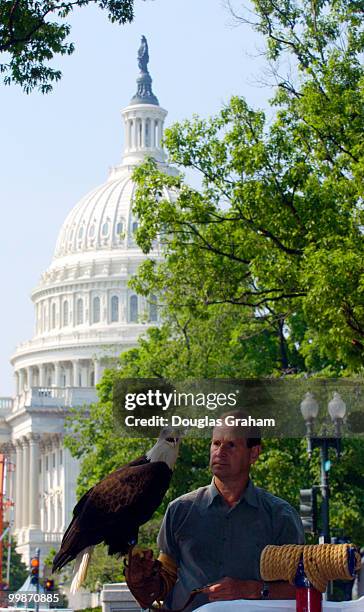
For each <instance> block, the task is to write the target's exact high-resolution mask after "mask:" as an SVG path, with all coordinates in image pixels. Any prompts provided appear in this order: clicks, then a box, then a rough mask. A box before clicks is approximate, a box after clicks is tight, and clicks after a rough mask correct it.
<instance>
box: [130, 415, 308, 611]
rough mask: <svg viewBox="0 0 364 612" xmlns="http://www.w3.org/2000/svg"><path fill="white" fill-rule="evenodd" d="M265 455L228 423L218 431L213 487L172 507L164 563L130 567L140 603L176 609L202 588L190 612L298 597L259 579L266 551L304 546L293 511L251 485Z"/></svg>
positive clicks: (162, 539) (161, 541)
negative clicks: (212, 604)
mask: <svg viewBox="0 0 364 612" xmlns="http://www.w3.org/2000/svg"><path fill="white" fill-rule="evenodd" d="M231 415H233V416H235V417H237V418H242V417H243V418H244V417H245V416H246V415H243V414H242V413H238V412H236V413H232V414H231ZM231 415H229V416H231ZM226 416H228V415H225V417H226ZM225 417H224V418H225ZM260 451H261V439H260V438H258V437H255V438H252V437H246V434H244V430H243V429H242V428H241V427H232V426H228V425H226V424H225V421H224V424H223V426H221V427H216V428H215V429H214V431H213V435H212V441H211V447H210V468H211V471H212V473H213V480H212V483H211V484H210V485H209V486H206V487H201V488H200V489H197V490H196V491H192V492H191V493H187V494H186V495H182V496H181V497H179V498H178V499H176V500H174V501H173V502H172V503H171V504H170V505H169V507H168V509H167V512H166V515H165V517H164V520H163V524H162V527H161V530H160V533H159V536H158V546H159V548H160V550H161V554H160V557H159V563H158V562H155V561H154V560H153V559H152V555H151V553H150V551H146V552H145V554H144V556H143V557H142V558H140V559H138V560H136V561H135V564H134V562H133V565H134V567H133V570H135V571H133V572H131V571H129V572H127V580H128V584H129V586H130V588H131V590H132V592H133V593H134V594H135V596H136V597H137V599H139V597H138V596H139V595H142V597H144V598H145V599H142V601H143V602H144V603H147V604H148V603H151V602H149V599H148V596H149V598H151V600H153V599H165V606H167V607H168V608H170V609H179V608H182V607H183V606H184V605H185V603H186V602H187V600H188V598H189V595H190V593H191V591H192V590H193V589H196V588H201V587H205V588H204V589H203V592H202V593H201V594H199V595H197V596H196V597H195V598H194V599H193V601H192V602H190V604H189V605H188V607H187V608H186V612H187V611H190V610H193V609H195V608H197V607H199V606H200V605H203V604H204V603H207V602H208V601H218V600H232V599H260V598H271V599H290V598H294V596H295V591H294V588H293V587H292V586H291V585H289V584H288V583H283V582H282V583H281V582H279V583H271V584H270V585H269V587H268V585H265V584H264V583H263V582H262V580H261V578H260V572H259V561H260V555H261V552H262V550H263V549H264V547H265V546H267V545H268V544H278V545H279V544H302V543H303V542H304V534H303V528H302V523H301V521H300V519H299V516H298V514H297V513H296V511H295V510H294V509H293V508H292V507H291V506H290V505H289V504H288V503H287V502H285V501H284V500H282V499H280V498H278V497H275V496H273V495H271V494H270V493H267V492H266V491H264V490H263V489H260V488H258V487H255V486H254V485H253V483H252V481H251V480H250V478H249V473H250V468H251V466H252V465H253V464H254V463H255V462H256V461H257V459H258V457H259V454H260ZM160 564H161V565H160ZM206 585H208V586H206Z"/></svg>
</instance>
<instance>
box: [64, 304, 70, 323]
mask: <svg viewBox="0 0 364 612" xmlns="http://www.w3.org/2000/svg"><path fill="white" fill-rule="evenodd" d="M68 310H69V309H68V302H67V300H66V301H65V302H63V325H68Z"/></svg>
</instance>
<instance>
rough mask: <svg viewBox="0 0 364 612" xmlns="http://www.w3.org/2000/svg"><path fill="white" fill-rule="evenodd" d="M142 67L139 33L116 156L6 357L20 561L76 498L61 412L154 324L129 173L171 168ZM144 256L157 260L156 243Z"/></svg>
mask: <svg viewBox="0 0 364 612" xmlns="http://www.w3.org/2000/svg"><path fill="white" fill-rule="evenodd" d="M147 63H148V45H147V41H146V39H145V38H144V37H143V39H142V44H141V47H140V49H139V53H138V64H139V68H140V75H139V77H138V79H137V93H136V94H135V96H134V97H133V98H132V100H131V102H130V104H129V106H127V107H126V108H124V109H123V110H122V117H123V120H124V125H125V141H124V155H123V158H122V161H121V163H120V164H119V165H118V166H116V167H114V168H113V169H112V170H111V171H110V174H109V177H108V179H107V181H106V182H105V183H104V184H103V185H101V186H99V187H96V189H93V190H92V191H91V192H90V193H89V194H88V195H86V196H85V197H84V198H82V199H81V201H80V202H79V203H78V204H76V206H75V207H74V208H73V209H72V210H71V212H70V213H69V214H68V215H67V217H66V220H65V222H64V224H63V226H62V228H61V230H60V233H59V236H58V240H57V244H56V248H55V252H54V257H53V260H52V262H51V264H50V266H49V267H48V269H47V270H46V271H45V272H44V273H43V274H42V275H41V278H40V281H39V283H38V285H37V287H35V289H34V290H33V293H32V300H33V303H34V309H35V332H34V336H33V338H32V339H31V340H29V341H28V342H25V343H24V344H22V345H20V346H18V347H17V350H16V352H15V354H14V355H13V357H12V363H13V366H14V373H15V379H16V393H15V396H14V398H11V399H9V398H8V399H7V401H6V403H5V404H3V406H2V412H1V411H0V446H1V448H0V450H1V452H2V453H5V454H6V457H7V458H6V461H7V462H8V463H9V465H12V466H14V465H15V466H16V469H15V471H14V470H12V472H11V473H10V476H9V478H10V482H11V484H10V485H9V490H10V491H14V494H15V495H14V497H15V502H14V503H15V513H14V514H15V516H14V536H15V539H16V542H17V551H18V552H19V553H20V554H21V555H22V558H23V560H24V561H25V562H26V563H27V564H29V560H30V558H31V556H32V555H34V550H35V549H36V548H39V550H40V555H41V559H44V558H45V557H46V556H47V555H48V554H49V551H50V549H51V548H53V547H55V546H56V547H57V546H59V544H60V542H61V540H62V537H63V534H64V532H65V529H66V526H67V525H68V523H69V521H70V518H71V516H72V509H73V507H74V505H75V503H76V482H77V475H78V470H79V461H78V460H77V459H76V458H75V457H73V456H72V455H71V453H70V451H69V450H68V448H66V446H65V445H64V441H63V438H64V434H65V419H66V417H67V416H69V415H70V410H71V409H73V408H76V409H79V407H81V406H83V407H84V406H88V405H89V404H90V403H92V402H94V401H96V400H97V395H96V390H95V384H96V383H97V382H98V380H99V378H100V376H101V375H102V371H103V369H104V367H105V366H106V365H109V359H110V358H111V359H112V360H114V359H115V358H116V357H117V356H118V355H120V353H121V352H122V351H125V350H127V349H130V348H131V347H133V346H136V345H137V341H138V337H139V336H140V335H141V334H142V333H144V332H145V331H146V329H147V328H148V326H150V325H156V324H158V318H159V316H158V305H157V302H156V298H155V296H150V297H149V298H148V299H145V298H144V297H141V296H139V295H136V293H135V292H134V291H133V290H132V289H130V287H129V284H128V281H129V280H130V278H131V276H132V275H134V274H135V273H136V271H137V269H138V266H139V265H140V264H141V263H142V262H143V261H144V260H145V257H146V256H145V255H144V254H143V253H142V251H141V249H140V248H139V247H138V245H137V244H136V242H135V230H136V228H137V224H138V219H137V218H136V217H135V216H134V215H133V211H132V202H133V196H134V193H135V185H134V183H133V180H132V174H133V169H134V168H135V166H136V165H137V164H140V163H141V162H142V161H143V160H144V159H145V157H146V156H150V157H153V158H154V159H155V160H156V162H157V164H158V166H159V168H160V169H161V170H163V171H164V172H166V173H169V174H172V175H176V174H177V171H176V170H175V169H173V168H171V167H169V166H168V164H167V163H166V159H165V153H164V151H163V148H162V136H163V124H164V120H165V117H166V115H167V111H165V110H164V109H163V108H161V107H160V106H159V103H158V100H157V98H156V97H155V95H154V94H153V92H152V86H151V85H152V80H151V77H150V75H149V72H148V68H147ZM164 196H165V197H166V198H171V197H173V196H172V194H170V193H169V192H168V191H165V192H164ZM151 256H152V257H153V258H157V259H158V258H159V257H160V256H161V255H160V253H159V251H158V245H157V244H156V246H155V248H154V250H153V252H152V253H151ZM8 463H7V464H6V465H8ZM69 601H70V606H71V607H72V608H73V609H79V608H81V607H85V601H84V599H82V600H81V599H80V600H78V601H76V600H73V599H72V598H71V597H70V600H69ZM88 605H91V603H89V604H88Z"/></svg>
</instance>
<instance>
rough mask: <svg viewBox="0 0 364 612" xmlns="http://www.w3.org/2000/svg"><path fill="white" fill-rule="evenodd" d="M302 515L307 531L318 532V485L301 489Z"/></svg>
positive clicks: (304, 527)
mask: <svg viewBox="0 0 364 612" xmlns="http://www.w3.org/2000/svg"><path fill="white" fill-rule="evenodd" d="M300 517H301V521H302V524H303V529H304V530H305V532H306V533H313V534H315V533H316V532H317V487H312V489H301V490H300Z"/></svg>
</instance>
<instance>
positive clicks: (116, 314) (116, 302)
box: [111, 295, 119, 323]
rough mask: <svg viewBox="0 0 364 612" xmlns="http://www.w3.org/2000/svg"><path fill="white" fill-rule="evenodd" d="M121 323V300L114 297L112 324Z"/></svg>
mask: <svg viewBox="0 0 364 612" xmlns="http://www.w3.org/2000/svg"><path fill="white" fill-rule="evenodd" d="M116 321H119V298H118V296H117V295H113V296H112V298H111V322H112V323H115V322H116Z"/></svg>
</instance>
